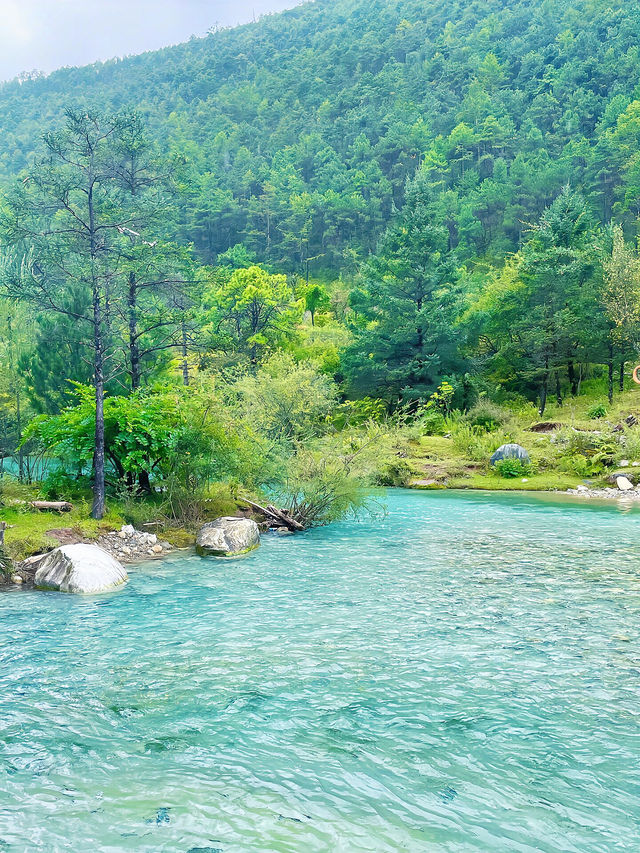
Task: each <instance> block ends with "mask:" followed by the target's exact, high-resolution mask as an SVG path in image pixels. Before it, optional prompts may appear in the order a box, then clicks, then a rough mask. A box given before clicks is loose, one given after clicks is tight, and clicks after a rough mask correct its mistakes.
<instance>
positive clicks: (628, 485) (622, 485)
mask: <svg viewBox="0 0 640 853" xmlns="http://www.w3.org/2000/svg"><path fill="white" fill-rule="evenodd" d="M616 485H617V486H618V488H619V489H620V491H621V492H630V491H631V490H632V489H633V483H632V482H631V480H628V479H627V478H626V477H616Z"/></svg>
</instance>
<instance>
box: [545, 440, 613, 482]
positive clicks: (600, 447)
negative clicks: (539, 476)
mask: <svg viewBox="0 0 640 853" xmlns="http://www.w3.org/2000/svg"><path fill="white" fill-rule="evenodd" d="M558 443H559V444H560V446H561V448H562V453H561V455H562V459H563V460H567V459H571V458H572V457H575V456H578V457H579V456H582V457H584V458H585V459H587V461H588V465H589V468H588V471H587V473H588V474H599V473H601V472H602V471H603V469H604V468H609V467H611V466H612V465H615V463H616V461H617V460H618V458H619V457H620V454H621V447H620V444H619V443H618V441H617V440H616V439H615V438H614V437H613V436H611V435H598V434H597V433H594V432H574V431H570V432H567V431H563V432H562V433H559V434H558ZM561 464H564V462H562V463H561ZM567 464H568V465H571V463H567ZM576 464H577V465H581V462H580V460H578V462H577V463H576ZM576 473H578V471H576ZM583 476H586V475H583Z"/></svg>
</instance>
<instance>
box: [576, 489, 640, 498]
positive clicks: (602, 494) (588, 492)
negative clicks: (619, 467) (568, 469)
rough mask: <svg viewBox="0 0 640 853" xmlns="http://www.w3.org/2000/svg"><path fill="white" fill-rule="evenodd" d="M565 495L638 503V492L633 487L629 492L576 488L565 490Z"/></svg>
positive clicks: (639, 492)
mask: <svg viewBox="0 0 640 853" xmlns="http://www.w3.org/2000/svg"><path fill="white" fill-rule="evenodd" d="M566 494H568V495H577V496H579V497H581V498H598V499H600V500H614V499H617V500H631V501H640V491H638V489H635V488H634V487H633V486H632V487H631V490H620V489H619V488H615V489H614V488H610V489H589V488H587V486H577V487H576V488H575V489H567V491H566Z"/></svg>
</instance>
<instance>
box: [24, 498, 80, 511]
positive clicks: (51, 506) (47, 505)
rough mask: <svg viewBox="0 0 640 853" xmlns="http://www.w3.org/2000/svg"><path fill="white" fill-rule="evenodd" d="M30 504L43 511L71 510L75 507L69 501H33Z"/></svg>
mask: <svg viewBox="0 0 640 853" xmlns="http://www.w3.org/2000/svg"><path fill="white" fill-rule="evenodd" d="M29 506H31V507H33V509H38V510H40V511H41V512H47V511H49V512H71V510H72V509H73V505H72V504H70V503H69V502H68V501H31V503H30V504H29Z"/></svg>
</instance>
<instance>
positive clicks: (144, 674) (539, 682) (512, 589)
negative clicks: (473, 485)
mask: <svg viewBox="0 0 640 853" xmlns="http://www.w3.org/2000/svg"><path fill="white" fill-rule="evenodd" d="M637 517H638V516H636V515H634V514H632V513H631V514H621V513H618V512H616V511H615V510H613V509H603V510H597V511H594V510H593V509H591V508H589V507H579V506H575V505H572V504H570V503H546V504H544V503H540V502H536V501H535V500H534V499H527V498H525V499H520V498H516V497H512V498H509V499H508V500H507V499H501V498H498V497H494V496H485V495H473V496H471V495H462V496H457V495H454V494H450V493H445V494H422V493H406V492H396V493H394V494H392V495H390V498H389V514H388V515H387V516H386V517H385V518H384V519H382V520H380V519H377V520H376V521H375V522H372V523H362V522H361V523H356V522H352V523H348V524H341V525H336V526H334V527H332V528H328V529H325V530H320V531H314V532H312V533H309V534H306V535H304V536H301V537H295V538H294V537H291V538H289V537H285V538H276V537H273V538H269V537H267V538H266V539H265V541H264V544H263V547H262V548H261V549H260V551H258V552H256V553H255V554H253V555H251V556H249V557H248V558H246V559H243V560H242V561H239V562H229V561H216V560H200V559H199V558H197V557H195V556H193V555H186V556H185V555H184V554H180V555H175V556H174V557H172V558H171V559H169V560H167V561H166V562H164V563H162V564H157V563H154V564H153V565H143V566H141V567H139V568H138V569H137V570H135V571H134V572H132V578H131V582H130V583H129V584H128V586H127V587H126V588H125V589H123V590H121V591H119V592H117V593H114V594H113V595H107V596H99V597H92V598H80V597H72V596H65V595H60V594H56V593H32V592H28V591H12V592H7V593H4V594H2V595H1V596H0V611H1V613H0V618H1V622H0V624H2V630H3V636H2V643H1V644H0V851H8V853H18V851H20V853H22V851H32V850H38V851H45V852H46V853H58V851H69V850H70V851H78V853H79V851H85V850H91V849H95V850H100V851H101V852H102V851H104V853H122V851H133V850H135V851H138V853H160V851H171V853H205V851H206V853H212V851H216V853H234V851H236V853H240V851H241V853H245V851H283V853H284V852H285V851H286V852H287V853H288V851H295V853H297V851H300V853H315V851H317V852H318V853H325V852H326V851H331V853H333V851H336V853H341V851H344V853H358V851H363V853H364V851H366V853H372V851H381V853H382V851H430V853H445V852H446V851H451V852H452V853H466V851H469V853H472V851H473V853H477V851H485V850H486V851H493V853H533V851H543V853H545V852H546V853H556V851H559V850H562V851H563V853H565V851H566V853H570V851H575V852H576V853H613V852H614V851H637V850H639V849H640V808H639V807H638V795H639V794H640V771H639V770H638V765H639V763H638V760H637V757H638V751H639V747H640V728H639V725H638V724H639V723H640V704H639V702H638V696H639V688H640V641H639V636H640V632H639V624H640V622H639V619H638V617H639V615H640V571H639V567H640V537H639V536H638V535H637V531H638V527H637V524H636V519H637Z"/></svg>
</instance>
